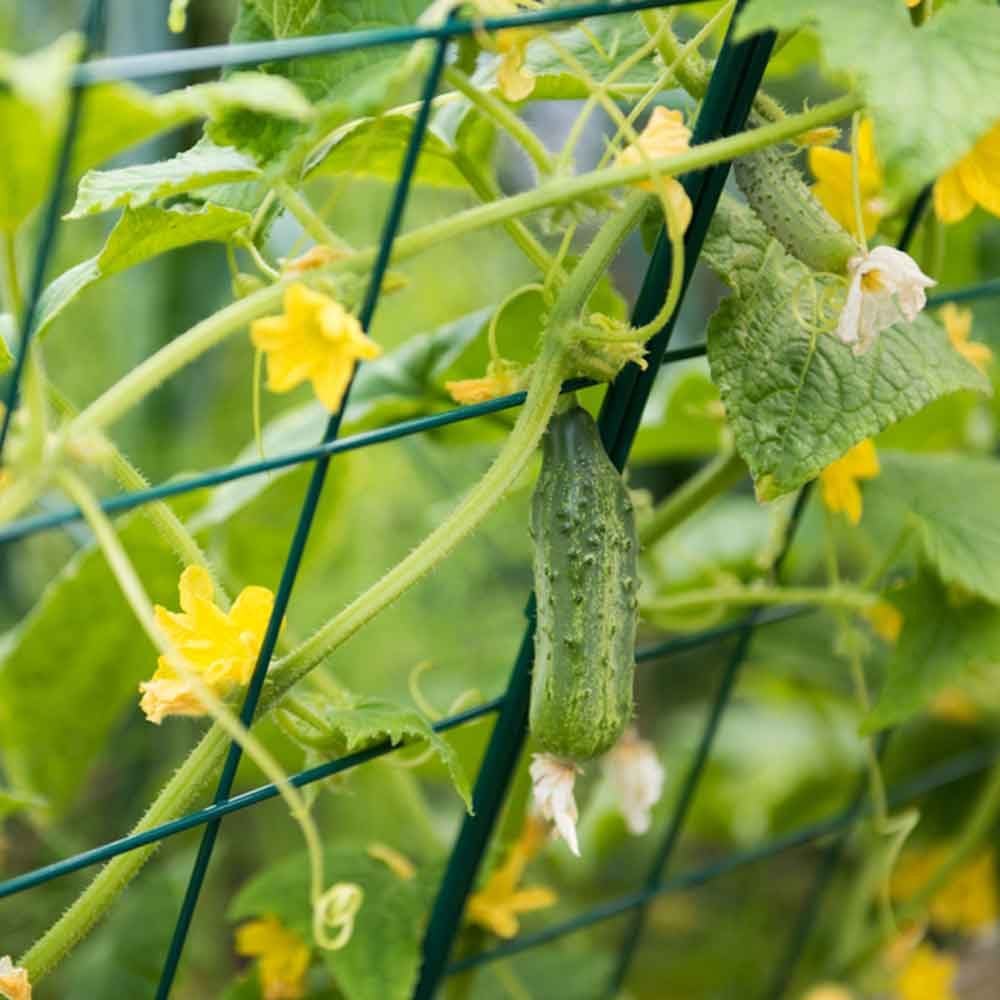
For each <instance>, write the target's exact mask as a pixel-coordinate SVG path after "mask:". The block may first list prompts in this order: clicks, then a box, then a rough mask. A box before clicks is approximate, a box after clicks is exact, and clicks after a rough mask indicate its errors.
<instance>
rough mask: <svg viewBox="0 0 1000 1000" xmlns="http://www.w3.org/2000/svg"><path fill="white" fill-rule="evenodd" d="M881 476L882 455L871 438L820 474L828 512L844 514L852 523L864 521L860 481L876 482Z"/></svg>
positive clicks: (856, 446)
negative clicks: (880, 462) (877, 477)
mask: <svg viewBox="0 0 1000 1000" xmlns="http://www.w3.org/2000/svg"><path fill="white" fill-rule="evenodd" d="M878 473H879V465H878V455H876V454H875V445H873V444H872V442H871V439H870V438H866V439H865V440H864V441H862V442H860V443H859V444H856V445H855V446H854V447H853V448H851V450H850V451H848V452H847V453H846V454H844V455H842V456H841V457H840V458H838V459H837V461H836V462H833V463H831V464H830V465H828V466H827V467H826V468H825V469H824V470H823V471H822V472H821V473H820V474H819V485H820V490H821V491H822V494H823V503H824V504H825V505H826V509H827V510H829V511H832V512H833V513H834V514H844V515H846V517H847V520H848V521H850V522H851V524H857V523H858V522H860V520H861V489H860V487H859V486H858V480H860V479H874V478H875V477H876V476H877V475H878Z"/></svg>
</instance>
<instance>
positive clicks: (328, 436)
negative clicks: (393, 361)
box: [156, 38, 448, 1000]
mask: <svg viewBox="0 0 1000 1000" xmlns="http://www.w3.org/2000/svg"><path fill="white" fill-rule="evenodd" d="M447 51H448V39H447V38H443V39H441V41H439V42H438V43H437V45H436V47H435V53H434V60H433V63H432V65H431V68H430V70H429V71H428V74H427V78H426V80H425V82H424V87H423V92H422V94H421V103H420V110H419V111H418V113H417V116H416V119H415V120H414V123H413V130H412V132H411V134H410V141H409V143H408V145H407V149H406V157H405V159H404V161H403V167H402V171H401V173H400V177H399V181H398V182H397V184H396V189H395V193H394V195H393V200H392V203H391V205H390V207H389V211H388V214H387V216H386V221H385V224H384V226H383V229H382V238H381V243H380V244H379V252H378V257H377V259H376V261H375V264H374V266H373V268H372V275H371V280H370V281H369V284H368V288H367V290H366V293H365V299H364V303H363V305H362V307H361V310H360V312H359V314H358V320H359V322H360V323H361V326H362V327H363V328H364V329H365V330H369V329H370V327H371V321H372V317H373V316H374V314H375V309H376V306H377V305H378V301H379V296H380V294H381V290H382V282H383V279H384V277H385V272H386V270H387V268H388V266H389V259H390V257H391V256H392V245H393V242H394V241H395V239H396V235H397V233H398V231H399V228H400V225H401V223H402V220H403V212H404V210H405V208H406V200H407V196H408V194H409V191H410V185H411V182H412V180H413V175H414V171H415V170H416V165H417V160H418V158H419V156H420V150H421V148H422V145H423V140H424V136H425V135H426V132H427V125H428V122H429V120H430V114H431V107H432V101H433V99H434V96H435V94H436V93H437V88H438V84H439V83H440V81H441V73H442V71H443V70H444V64H445V56H446V55H447ZM353 381H354V379H353V377H352V379H351V384H353ZM350 390H351V386H350V385H348V388H347V392H345V394H344V399H343V401H342V402H341V405H340V409H339V410H338V411H337V412H336V413H335V414H333V416H332V417H331V418H330V420H329V422H328V423H327V426H326V430H325V432H324V434H323V442H324V443H326V442H329V441H332V440H333V439H334V438H335V437H336V436H337V434H338V432H339V431H340V424H341V420H342V418H343V414H344V409H345V407H346V406H347V401H348V396H349V394H350ZM329 464H330V456H328V455H324V456H322V457H321V458H319V459H318V460H317V462H316V465H315V467H314V468H313V474H312V477H311V478H310V480H309V486H308V489H307V490H306V495H305V499H304V501H303V504H302V510H301V512H300V513H299V520H298V523H297V525H296V527H295V534H294V536H293V538H292V543H291V546H290V548H289V552H288V558H287V559H286V561H285V567H284V569H283V570H282V574H281V581H280V583H279V585H278V592H277V594H276V596H275V601H274V609H273V611H272V613H271V617H270V620H269V621H268V624H267V631H266V632H265V634H264V640H263V642H262V643H261V648H260V653H259V655H258V658H257V663H256V665H255V667H254V673H253V677H252V678H251V680H250V684H249V686H248V688H247V693H246V697H245V699H244V702H243V707H242V709H241V711H240V718H241V720H242V721H243V724H244V725H246V726H249V725H250V724H251V723H252V722H253V716H254V712H255V711H256V708H257V702H258V700H259V698H260V693H261V690H262V688H263V686H264V679H265V677H266V675H267V668H268V664H269V663H270V660H271V655H272V653H273V652H274V646H275V643H276V642H277V638H278V631H279V629H280V627H281V622H282V620H283V619H284V617H285V611H286V609H287V607H288V602H289V600H290V598H291V593H292V587H293V586H294V584H295V578H296V576H297V575H298V570H299V566H300V564H301V562H302V556H303V553H304V552H305V547H306V542H307V541H308V538H309V532H310V529H311V528H312V523H313V518H314V517H315V514H316V508H317V506H318V504H319V499H320V495H321V493H322V490H323V484H324V481H325V479H326V473H327V469H328V467H329ZM241 757H242V749H241V748H240V746H239V744H237V743H235V742H234V743H232V744H230V747H229V753H228V754H227V756H226V760H225V763H224V765H223V768H222V774H221V776H220V778H219V784H218V786H217V788H216V792H215V799H214V801H215V802H216V803H219V802H222V801H225V800H226V799H227V798H228V797H229V793H230V790H231V789H232V785H233V780H234V779H235V777H236V769H237V767H238V765H239V762H240V758H241ZM220 823H221V819H216V820H213V821H211V822H210V823H208V824H207V825H206V827H205V830H204V833H203V834H202V839H201V843H200V845H199V848H198V855H197V857H196V858H195V863H194V867H193V869H192V871H191V877H190V880H189V881H188V886H187V891H186V893H185V896H184V901H183V903H182V904H181V910H180V913H179V914H178V917H177V924H176V926H175V927H174V934H173V938H172V940H171V942H170V948H169V950H168V952H167V957H166V961H165V963H164V967H163V971H162V974H161V976H160V983H159V986H158V987H157V992H156V996H157V1000H166V998H167V997H168V996H169V994H170V989H171V986H172V984H173V981H174V977H175V976H176V973H177V967H178V965H179V962H180V958H181V953H182V952H183V949H184V942H185V940H186V938H187V932H188V929H189V928H190V926H191V919H192V917H193V915H194V911H195V907H196V906H197V903H198V897H199V895H200V892H201V887H202V885H203V883H204V880H205V874H206V872H207V870H208V864H209V861H210V860H211V857H212V851H213V849H214V847H215V840H216V837H217V835H218V832H219V825H220Z"/></svg>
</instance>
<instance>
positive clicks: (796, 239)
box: [733, 147, 861, 274]
mask: <svg viewBox="0 0 1000 1000" xmlns="http://www.w3.org/2000/svg"><path fill="white" fill-rule="evenodd" d="M733 173H734V174H735V176H736V183H737V184H738V185H739V186H740V190H741V191H742V192H743V193H744V194H745V195H746V198H747V201H748V202H749V203H750V205H751V207H752V208H753V210H754V211H755V212H756V213H757V215H758V216H759V217H760V219H761V221H762V222H763V223H764V225H765V226H767V228H768V230H769V231H770V233H771V235H772V236H773V237H774V238H775V239H776V240H777V241H778V242H779V243H781V244H782V245H783V246H784V247H785V249H786V250H788V251H790V252H791V253H792V254H794V255H795V256H796V257H798V259H799V260H801V261H802V263H804V264H808V265H809V266H810V267H811V268H812V269H813V270H815V271H825V272H829V273H832V274H843V273H844V272H845V271H846V270H847V262H848V261H849V260H850V259H851V257H853V256H854V255H855V254H857V253H860V252H861V248H860V247H859V246H858V244H857V243H856V242H855V240H854V237H853V236H851V234H850V233H849V232H847V230H846V229H844V228H843V226H841V225H840V223H839V222H837V221H836V220H835V219H834V218H833V217H832V216H831V215H830V214H829V212H827V210H826V209H825V208H824V207H823V206H822V205H821V204H820V203H819V202H818V201H817V200H816V198H815V196H814V195H813V193H812V191H810V190H809V188H808V187H807V186H806V183H805V181H804V180H803V179H802V175H801V174H800V173H799V172H798V171H797V170H796V169H795V167H794V166H793V165H792V164H791V163H790V162H789V160H788V157H787V156H785V155H784V154H783V153H782V152H781V150H779V149H776V148H774V147H768V148H767V149H761V150H758V151H757V152H755V153H751V154H750V155H749V156H741V157H740V158H739V159H738V160H736V162H735V163H734V164H733Z"/></svg>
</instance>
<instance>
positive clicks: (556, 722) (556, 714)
mask: <svg viewBox="0 0 1000 1000" xmlns="http://www.w3.org/2000/svg"><path fill="white" fill-rule="evenodd" d="M531 527H532V535H533V536H534V541H535V557H534V571H535V597H536V602H537V612H536V613H537V627H536V631H535V664H534V671H533V674H532V681H531V711H530V724H531V732H532V735H533V736H534V737H535V739H536V740H537V741H538V743H539V744H540V745H541V747H542V749H543V750H545V751H547V752H549V753H552V754H555V755H557V756H559V757H570V758H573V759H578V760H587V759H589V758H591V757H597V756H599V755H600V754H602V753H605V752H606V751H607V750H609V749H610V748H611V747H612V746H613V745H614V744H615V743H616V742H617V741H618V738H619V737H620V736H621V735H622V733H623V732H624V730H625V727H626V726H627V725H628V723H629V720H630V719H631V717H632V682H633V676H634V674H635V633H636V625H637V618H638V611H637V608H638V602H637V600H636V588H637V586H638V580H637V573H638V571H637V566H636V562H637V549H638V541H637V536H636V528H635V514H634V512H633V509H632V501H631V500H630V499H629V495H628V490H626V488H625V484H624V483H623V482H622V477H621V474H620V473H619V472H618V470H617V469H616V468H615V467H614V465H612V464H611V460H610V459H609V458H608V456H607V453H606V452H605V450H604V446H603V445H602V444H601V439H600V436H599V434H598V431H597V426H596V424H595V423H594V421H593V418H592V417H591V416H590V414H589V413H588V412H587V411H586V410H584V409H582V408H580V407H579V406H573V407H572V408H571V409H568V410H566V411H564V412H562V413H557V414H556V415H555V416H554V417H553V418H552V420H551V422H550V424H549V427H548V430H547V431H546V434H545V437H544V439H543V440H542V471H541V475H540V476H539V479H538V485H537V486H536V488H535V494H534V497H533V499H532V507H531Z"/></svg>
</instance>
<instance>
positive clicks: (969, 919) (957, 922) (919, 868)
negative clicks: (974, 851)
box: [892, 844, 1000, 934]
mask: <svg viewBox="0 0 1000 1000" xmlns="http://www.w3.org/2000/svg"><path fill="white" fill-rule="evenodd" d="M949 853H950V849H949V847H948V846H947V845H946V844H941V845H937V846H934V847H929V848H924V849H914V850H910V851H907V852H906V853H904V855H903V857H902V858H901V859H900V861H899V864H898V865H897V866H896V868H895V871H893V874H892V895H893V897H894V898H896V899H898V900H899V901H900V902H906V900H908V899H909V898H910V897H911V896H914V895H915V894H916V893H918V892H919V891H920V889H921V888H922V887H923V886H924V885H925V884H926V883H927V880H928V879H929V878H930V877H931V876H932V875H933V874H934V872H935V871H937V869H938V868H939V867H940V865H941V864H942V863H943V862H944V861H946V860H947V858H948V855H949ZM996 878H997V866H996V857H995V855H994V852H993V851H992V850H991V849H987V850H984V851H982V852H981V853H980V854H978V855H976V856H975V857H973V858H970V859H969V860H968V861H966V862H965V863H964V864H962V865H960V866H959V867H958V868H957V869H956V870H955V871H954V872H953V873H952V875H951V877H950V878H949V879H948V881H947V883H945V885H943V886H942V887H941V888H940V889H938V891H937V892H936V893H935V894H934V897H933V899H931V901H930V904H929V907H928V911H929V914H930V922H931V924H932V925H933V926H934V927H935V928H937V929H938V930H941V931H945V932H955V933H963V934H976V933H980V932H982V931H984V930H986V929H987V928H989V927H991V926H993V925H994V924H995V923H996V922H997V917H998V916H1000V903H998V900H997V887H996Z"/></svg>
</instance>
